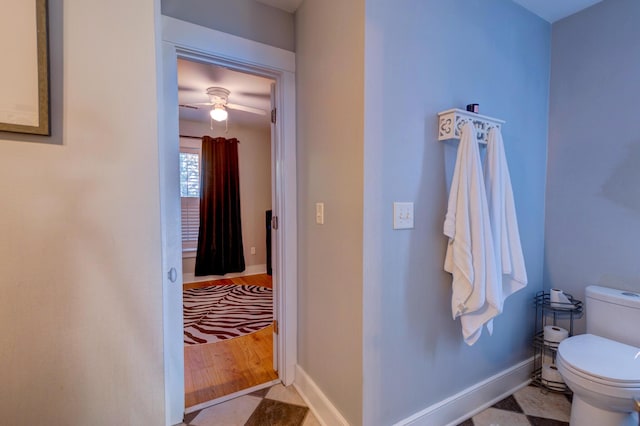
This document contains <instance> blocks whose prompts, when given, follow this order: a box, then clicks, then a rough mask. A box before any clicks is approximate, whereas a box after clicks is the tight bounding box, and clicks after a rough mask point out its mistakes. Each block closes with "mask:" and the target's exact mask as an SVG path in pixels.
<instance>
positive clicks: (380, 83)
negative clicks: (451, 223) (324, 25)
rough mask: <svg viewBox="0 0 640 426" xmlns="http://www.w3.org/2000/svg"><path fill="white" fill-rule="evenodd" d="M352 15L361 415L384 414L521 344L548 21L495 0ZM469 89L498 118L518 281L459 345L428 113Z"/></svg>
mask: <svg viewBox="0 0 640 426" xmlns="http://www.w3.org/2000/svg"><path fill="white" fill-rule="evenodd" d="M366 19H367V21H366V43H365V98H366V102H365V105H366V107H365V108H366V111H365V154H364V155H365V191H364V192H365V202H364V274H365V275H364V308H363V309H364V348H363V349H364V377H365V387H364V389H365V394H364V406H365V408H364V410H365V424H391V423H394V422H396V421H398V420H400V419H403V418H406V417H408V416H410V415H412V414H413V413H416V412H418V411H420V410H422V409H424V408H425V407H427V406H429V405H431V404H433V403H436V402H438V401H442V400H444V399H445V398H447V397H449V396H451V395H453V394H455V393H457V392H459V391H461V390H463V389H465V388H467V387H469V386H472V385H474V384H476V383H478V382H480V381H482V380H483V379H486V378H488V377H490V376H492V375H494V374H496V373H498V372H500V371H503V370H505V369H507V368H509V367H511V366H513V365H515V364H517V363H518V362H520V361H523V360H525V359H527V358H528V357H529V356H531V355H532V351H531V330H532V327H533V321H534V318H533V315H534V310H533V307H532V299H533V295H534V294H535V292H536V291H539V290H541V289H542V271H543V235H544V196H545V173H546V157H547V145H546V141H547V121H548V108H547V107H548V90H549V65H550V35H551V28H550V24H549V23H547V22H545V21H543V20H542V19H540V18H538V17H537V16H535V15H533V14H531V13H530V12H528V11H526V10H525V9H523V8H521V7H520V6H518V5H516V4H515V3H513V2H511V1H509V0H450V1H441V0H428V1H427V0H405V1H400V2H398V1H383V0H371V1H368V2H367V7H366ZM471 102H477V103H479V104H480V112H481V113H483V114H486V115H491V116H495V117H500V118H502V119H505V120H506V121H507V124H506V125H505V126H504V132H503V135H504V140H505V145H506V146H505V149H506V154H507V157H508V162H509V165H510V170H511V177H512V182H513V188H514V193H515V200H516V208H517V211H518V218H519V223H520V230H521V238H522V243H523V250H524V255H525V259H526V264H527V270H528V274H529V286H528V287H527V288H526V289H525V290H523V291H521V292H519V293H517V294H516V295H514V296H512V297H511V298H509V299H508V301H507V303H506V305H505V311H504V313H503V314H502V315H501V316H499V317H498V318H497V319H496V321H495V331H494V334H493V336H489V335H488V334H486V333H485V334H484V335H483V336H482V337H481V339H480V341H479V342H478V343H477V344H476V345H474V346H473V347H468V346H466V344H464V343H463V341H462V336H461V330H460V323H459V321H453V320H452V318H451V307H450V306H451V275H449V274H447V273H445V272H444V270H443V261H444V253H445V247H446V242H447V241H446V238H445V236H444V235H443V233H442V225H443V220H444V215H445V212H446V203H447V196H448V195H447V185H448V182H449V181H450V179H451V173H452V169H453V163H454V161H455V153H456V145H455V144H452V143H447V144H445V143H442V142H438V141H437V113H438V112H439V111H442V110H446V109H449V108H453V107H462V108H464V106H465V105H466V104H467V103H471ZM394 201H414V202H415V229H413V230H409V231H394V230H392V214H391V208H392V203H393V202H394Z"/></svg>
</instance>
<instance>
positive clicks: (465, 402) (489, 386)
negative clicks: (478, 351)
mask: <svg viewBox="0 0 640 426" xmlns="http://www.w3.org/2000/svg"><path fill="white" fill-rule="evenodd" d="M531 371H533V357H531V358H529V359H527V360H525V361H522V362H521V363H519V364H516V365H514V366H513V367H511V368H508V369H506V370H504V371H501V372H500V373H498V374H496V375H494V376H491V377H489V378H488V379H486V380H483V381H482V382H480V383H477V384H475V385H473V386H471V387H468V388H467V389H465V390H463V391H461V392H458V393H457V394H455V395H453V396H450V397H449V398H447V399H445V400H443V401H440V402H438V403H436V404H433V405H432V406H430V407H427V408H425V409H424V410H422V411H419V412H418V413H415V414H414V415H412V416H410V417H407V418H406V419H404V420H401V421H399V422H398V423H396V424H395V426H405V425H411V426H430V425H447V426H454V425H457V424H459V423H461V422H463V421H464V420H466V419H468V418H471V417H473V416H474V415H476V414H478V413H479V412H481V411H483V410H484V409H486V408H488V407H490V406H492V405H493V404H495V403H496V402H498V401H500V400H501V399H503V398H506V397H507V396H509V395H511V394H512V393H514V392H515V391H517V390H518V389H520V388H523V387H525V386H527V385H528V384H529V383H530V382H531V379H530V375H531Z"/></svg>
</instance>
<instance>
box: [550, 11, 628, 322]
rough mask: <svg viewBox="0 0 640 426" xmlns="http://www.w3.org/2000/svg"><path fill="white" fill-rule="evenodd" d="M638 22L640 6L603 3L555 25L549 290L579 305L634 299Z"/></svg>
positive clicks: (551, 101) (552, 85) (551, 111)
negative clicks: (592, 292) (622, 293)
mask: <svg viewBox="0 0 640 426" xmlns="http://www.w3.org/2000/svg"><path fill="white" fill-rule="evenodd" d="M639 22H640V2H639V1H637V0H606V1H604V2H602V3H599V4H597V5H596V6H593V7H591V8H589V9H586V10H585V11H583V12H581V13H578V14H576V15H573V16H571V17H569V18H567V19H564V20H562V21H559V22H557V23H556V24H554V25H553V33H552V40H553V42H552V61H551V64H552V67H551V69H552V73H551V97H550V108H549V115H550V118H549V160H548V178H547V206H546V210H547V211H546V229H545V246H546V248H545V287H548V288H551V287H559V288H562V289H565V290H566V291H568V292H570V293H572V294H574V295H575V296H576V297H578V298H579V299H582V300H584V288H585V287H586V286H587V285H590V284H598V285H607V286H611V287H617V288H624V289H627V290H635V291H640V259H639V258H638V256H639V254H640V133H639V131H638V129H639V128H638V125H637V122H638V107H639V100H640V77H639V76H640V48H639V45H638V42H639V41H640V25H638V23H639ZM587 315H588V312H587ZM583 331H584V321H580V322H579V323H578V327H577V332H583Z"/></svg>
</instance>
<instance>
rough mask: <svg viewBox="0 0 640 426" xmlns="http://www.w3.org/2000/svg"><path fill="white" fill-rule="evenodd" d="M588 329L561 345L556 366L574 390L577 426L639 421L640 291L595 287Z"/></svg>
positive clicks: (630, 425) (589, 294)
mask: <svg viewBox="0 0 640 426" xmlns="http://www.w3.org/2000/svg"><path fill="white" fill-rule="evenodd" d="M586 298H587V303H586V305H587V311H586V317H587V334H581V335H578V336H573V337H569V338H567V339H565V340H563V341H562V342H561V343H560V345H559V346H558V351H557V354H556V366H557V368H558V372H559V373H560V375H561V376H562V378H563V380H564V382H565V383H566V385H567V386H568V387H569V389H571V390H572V391H573V402H572V406H571V426H638V424H639V419H638V412H637V411H636V409H637V408H636V402H635V401H636V400H639V399H640V332H638V329H637V327H638V324H640V294H637V293H634V292H629V291H623V290H617V289H610V288H607V287H598V286H589V287H587V288H586Z"/></svg>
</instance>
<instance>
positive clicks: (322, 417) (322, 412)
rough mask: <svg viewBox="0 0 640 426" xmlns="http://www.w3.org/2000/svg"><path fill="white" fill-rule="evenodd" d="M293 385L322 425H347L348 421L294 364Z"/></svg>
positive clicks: (300, 368)
mask: <svg viewBox="0 0 640 426" xmlns="http://www.w3.org/2000/svg"><path fill="white" fill-rule="evenodd" d="M293 386H294V387H295V388H296V390H297V391H298V393H299V394H300V396H301V397H302V399H303V400H304V402H305V403H306V404H307V406H308V407H309V408H310V409H311V411H312V412H313V414H314V415H315V416H316V418H317V419H318V421H319V422H320V424H321V425H322V426H349V422H347V421H346V420H345V418H344V417H342V414H340V412H339V411H338V409H337V408H336V407H335V406H334V405H333V404H332V403H331V401H329V399H328V398H327V397H326V395H325V394H324V393H323V392H322V391H321V390H320V388H319V387H318V385H316V383H315V382H314V381H313V380H312V379H311V377H309V375H308V374H307V373H306V372H305V371H304V370H303V369H302V367H300V366H299V365H296V378H295V380H294V381H293Z"/></svg>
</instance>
